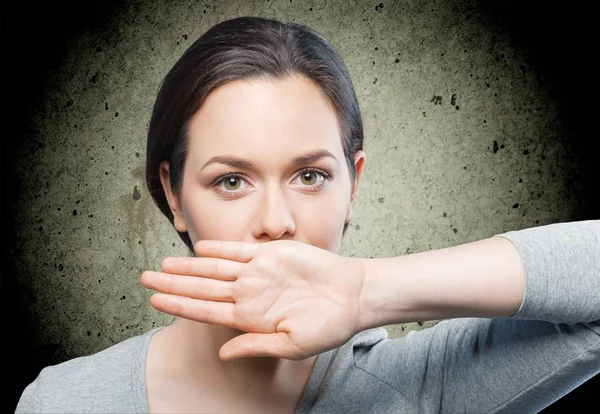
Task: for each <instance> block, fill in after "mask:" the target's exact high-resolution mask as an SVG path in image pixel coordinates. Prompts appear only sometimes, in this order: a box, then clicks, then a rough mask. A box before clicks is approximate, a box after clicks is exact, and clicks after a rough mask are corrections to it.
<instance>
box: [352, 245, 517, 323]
mask: <svg viewBox="0 0 600 414" xmlns="http://www.w3.org/2000/svg"><path fill="white" fill-rule="evenodd" d="M363 263H364V268H365V275H364V278H365V279H364V284H363V290H362V294H361V298H360V302H361V304H360V306H361V312H362V313H361V314H362V315H363V316H364V321H363V325H364V329H369V328H372V327H376V326H384V325H391V324H398V323H406V322H414V321H424V320H434V319H448V318H456V317H490V318H494V317H506V316H509V315H512V314H514V313H515V312H516V311H517V310H518V309H519V306H520V305H521V302H522V299H523V292H524V272H523V266H522V264H521V259H520V257H519V254H518V252H517V250H516V249H515V247H514V246H513V245H512V243H511V242H510V241H508V240H506V239H503V238H500V237H491V238H488V239H484V240H479V241H475V242H471V243H467V244H462V245H459V246H453V247H448V248H444V249H438V250H432V251H426V252H421V253H416V254H412V255H408V256H399V257H392V258H382V259H365V260H364V262H363Z"/></svg>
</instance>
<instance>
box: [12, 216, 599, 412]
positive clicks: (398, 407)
mask: <svg viewBox="0 0 600 414" xmlns="http://www.w3.org/2000/svg"><path fill="white" fill-rule="evenodd" d="M498 236H501V237H504V238H506V239H508V240H510V241H511V242H512V243H513V244H514V245H515V246H516V248H517V250H518V251H519V254H520V256H521V259H522V261H523V264H524V269H525V296H524V299H523V302H522V304H521V306H520V308H519V310H518V311H517V312H516V313H515V314H514V315H512V316H511V317H509V318H503V319H486V318H456V319H449V320H444V321H442V322H439V323H438V324H437V325H435V326H433V327H431V328H427V329H423V330H421V331H412V332H409V334H408V335H407V336H406V337H403V338H395V339H389V338H388V334H387V331H386V330H385V329H384V328H382V327H378V328H374V329H369V330H366V331H363V332H360V333H358V334H356V335H355V336H354V337H353V338H352V339H351V340H350V341H348V342H347V343H346V344H344V345H343V346H341V347H339V348H336V349H333V350H330V351H328V352H325V353H322V354H319V355H318V357H317V360H316V364H315V367H314V369H313V372H312V373H311V376H310V378H309V380H308V383H307V386H306V389H305V390H304V394H303V395H302V398H301V400H300V403H299V404H298V406H297V407H296V412H298V413H305V412H311V413H331V412H339V413H353V412H356V413H365V412H377V413H416V412H419V413H423V412H426V413H434V412H447V413H458V412H460V413H473V412H477V413H484V412H486V413H498V412H515V411H518V412H537V411H540V410H542V409H543V408H544V407H546V406H548V405H550V404H551V403H553V402H554V401H556V400H558V399H559V398H561V397H562V396H564V395H565V394H567V393H568V392H570V391H571V390H573V389H574V388H576V387H577V386H579V385H581V384H582V383H583V382H585V381H586V380H588V379H590V378H591V377H593V376H594V375H596V374H598V373H599V372H600V294H599V292H600V220H594V221H592V220H589V221H579V222H570V223H555V224H551V225H546V226H539V227H532V228H529V229H524V230H519V231H510V232H507V233H502V234H499V235H498ZM162 328H164V327H159V328H154V329H152V330H150V331H147V332H146V333H144V334H141V335H138V336H135V337H132V338H129V339H127V340H125V341H122V342H120V343H118V344H116V345H113V346H111V347H109V348H106V349H104V350H102V351H100V352H98V353H95V354H93V355H88V356H83V357H79V358H74V359H71V360H69V361H66V362H63V363H61V364H58V365H53V366H48V367H46V368H44V369H42V370H41V372H40V373H39V375H38V377H37V378H36V379H35V380H34V381H33V382H32V383H31V384H29V385H28V386H27V388H25V390H24V391H23V394H22V396H21V399H20V400H19V403H18V405H17V409H16V412H17V413H22V412H36V413H40V412H46V413H47V412H53V413H57V412H78V413H84V412H103V413H109V412H111V413H112V412H115V413H116V412H118V413H127V412H135V413H143V412H148V402H147V397H146V384H145V361H146V353H147V349H148V343H149V341H150V337H151V336H152V335H153V334H154V333H155V332H157V331H158V330H159V329H162Z"/></svg>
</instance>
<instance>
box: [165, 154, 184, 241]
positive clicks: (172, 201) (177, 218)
mask: <svg viewBox="0 0 600 414" xmlns="http://www.w3.org/2000/svg"><path fill="white" fill-rule="evenodd" d="M159 175H160V182H161V183H162V186H163V189H164V192H165V196H166V197H167V201H168V203H169V207H170V208H171V212H172V213H173V225H174V226H175V229H176V230H177V231H178V232H180V233H185V232H186V231H187V225H186V224H185V219H184V216H183V212H182V210H181V206H180V203H179V200H178V197H177V196H175V195H174V194H173V193H172V192H171V180H170V174H169V162H168V161H161V162H160V166H159Z"/></svg>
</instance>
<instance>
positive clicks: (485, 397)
mask: <svg viewBox="0 0 600 414" xmlns="http://www.w3.org/2000/svg"><path fill="white" fill-rule="evenodd" d="M498 236H499V237H505V238H507V239H509V240H510V241H511V242H512V243H513V244H514V245H515V246H516V248H517V250H518V252H519V254H520V257H521V260H522V262H523V266H524V269H525V278H526V284H525V295H524V299H523V302H522V304H521V307H520V308H519V310H518V311H517V312H516V313H515V314H514V315H512V316H511V317H508V318H499V319H487V318H456V319H449V320H445V321H442V322H440V323H438V324H437V325H435V326H434V327H432V328H429V329H425V330H422V331H413V332H410V333H409V334H408V335H407V336H406V337H405V338H396V339H387V340H385V341H383V342H382V343H380V344H378V345H376V346H375V347H374V348H373V350H372V352H370V353H369V356H361V357H360V358H359V359H358V361H357V367H359V368H361V369H362V370H364V371H367V372H369V373H370V374H371V375H372V376H374V377H377V378H378V379H380V380H381V381H383V382H384V383H386V384H388V385H389V386H391V387H393V388H394V389H395V390H396V391H397V393H398V398H399V400H398V401H399V402H398V403H400V402H402V404H400V405H404V404H408V406H409V407H412V409H409V410H408V411H410V412H444V413H458V412H460V413H474V412H477V413H504V412H527V413H530V412H538V411H540V410H542V409H544V408H545V407H547V406H548V405H550V404H552V403H553V402H555V401H556V400H558V399H560V398H561V397H563V396H564V395H565V394H567V393H569V392H570V391H572V390H573V389H574V388H576V387H578V386H579V385H581V384H582V383H583V382H585V381H587V380H589V379H590V378H592V377H593V376H594V375H596V374H598V373H599V372H600V221H581V222H571V223H558V224H552V225H548V226H541V227H536V228H530V229H525V230H520V231H514V232H508V233H504V234H501V235H498ZM373 351H375V352H373Z"/></svg>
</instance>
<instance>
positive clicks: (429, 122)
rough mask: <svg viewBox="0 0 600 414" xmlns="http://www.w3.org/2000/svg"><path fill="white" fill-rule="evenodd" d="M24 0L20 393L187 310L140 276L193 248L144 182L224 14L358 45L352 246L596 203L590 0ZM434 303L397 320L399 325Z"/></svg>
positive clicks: (533, 221)
mask: <svg viewBox="0 0 600 414" xmlns="http://www.w3.org/2000/svg"><path fill="white" fill-rule="evenodd" d="M11 6H14V9H15V10H16V12H13V13H12V14H7V12H6V7H7V6H3V8H4V9H5V12H3V13H2V19H3V24H2V26H3V27H2V29H3V34H2V42H3V45H2V79H3V81H2V82H3V83H2V128H3V138H2V141H3V151H2V156H3V167H2V168H3V170H2V172H3V188H2V195H3V207H2V208H3V215H2V216H3V232H2V236H3V239H4V241H5V247H4V249H3V257H4V260H3V266H4V270H3V277H2V294H3V300H2V306H3V309H2V314H3V329H2V334H3V340H2V346H3V360H5V361H7V360H11V359H13V360H14V359H17V360H18V361H19V362H18V364H19V365H20V367H21V368H20V369H18V370H14V369H13V370H10V371H7V370H6V369H5V368H3V379H4V381H3V382H4V383H3V387H2V389H3V393H6V396H5V397H4V398H3V404H5V405H6V407H8V408H7V411H9V410H12V411H14V404H16V401H17V399H18V397H19V395H20V392H21V391H22V390H23V388H24V387H25V386H26V385H27V384H28V383H29V382H31V381H32V380H33V379H34V378H35V376H36V375H37V373H38V372H39V370H40V369H41V368H43V367H44V366H46V365H53V364H57V363H60V362H62V361H65V360H67V359H71V358H74V357H77V356H81V355H87V354H90V353H94V352H97V351H100V350H102V349H104V348H107V347H109V346H111V345H113V344H115V343H117V342H120V341H122V340H124V339H126V338H128V337H131V336H134V335H138V334H140V333H143V332H145V331H147V330H148V329H150V328H152V327H154V326H158V325H162V324H167V323H169V322H170V321H171V319H172V317H170V316H169V315H164V314H160V313H159V312H157V311H156V310H155V309H154V308H152V307H151V306H150V303H149V300H148V299H149V297H150V294H151V292H149V291H147V290H146V289H145V288H144V287H143V286H141V284H140V283H139V278H140V276H141V273H142V272H143V271H144V270H159V269H160V262H161V260H162V259H163V258H164V257H166V256H175V255H187V251H186V247H185V245H184V244H183V243H182V242H181V240H180V239H179V237H178V236H177V234H176V231H175V229H174V228H173V227H172V226H171V224H170V223H169V222H168V220H167V219H166V218H165V217H164V216H162V215H161V213H160V212H159V210H158V208H157V207H156V206H155V205H154V203H153V201H152V199H151V197H150V196H149V194H148V192H147V188H146V185H145V179H144V162H145V145H146V132H147V126H148V121H149V118H150V114H151V110H152V105H153V103H154V98H155V96H156V93H157V92H158V88H159V85H160V82H161V81H162V78H163V77H164V76H165V75H166V73H167V71H168V70H169V68H170V67H171V66H172V65H173V64H174V63H175V61H176V60H177V59H178V58H179V57H180V56H181V54H182V53H183V51H184V50H185V49H186V48H187V47H188V46H189V45H191V44H192V43H193V42H194V41H195V39H196V38H198V37H199V36H200V35H201V34H202V33H203V32H205V31H206V30H207V29H208V28H210V27H211V26H213V25H214V24H216V23H218V22H220V21H222V20H226V19H229V18H233V17H237V16H242V15H256V16H262V17H269V18H275V19H278V20H282V21H294V22H298V23H302V24H306V25H308V26H310V27H312V28H314V29H316V30H317V31H319V32H320V33H322V34H323V35H324V36H325V37H327V39H329V40H330V41H331V43H332V44H333V45H334V46H335V47H336V48H337V50H338V51H339V52H340V54H341V55H342V57H343V58H344V60H345V63H346V65H347V67H348V69H349V71H350V74H351V76H352V81H353V83H354V87H355V90H356V94H357V97H358V99H359V103H360V105H361V112H362V115H363V121H364V127H365V141H364V149H365V152H366V154H367V158H366V163H365V172H364V174H363V177H362V180H361V183H360V185H359V189H358V195H357V201H356V204H355V213H354V218H353V221H352V223H351V225H350V227H349V229H348V232H347V234H346V236H345V237H344V241H343V248H342V251H341V254H342V255H347V256H355V257H390V256H398V255H402V254H410V253H414V252H419V251H423V250H428V249H436V248H442V247H447V246H451V245H456V244H460V243H465V242H469V241H473V240H477V239H481V238H485V237H489V236H492V235H494V234H497V233H500V232H503V231H507V230H513V229H520V228H526V227H532V226H537V225H544V224H548V223H553V222H561V221H572V220H583V219H590V218H599V213H598V211H599V210H598V207H599V205H598V201H596V199H595V197H594V190H595V188H597V184H596V179H597V178H598V168H597V163H596V160H595V158H596V154H597V153H596V152H595V150H596V149H597V148H598V144H597V142H596V141H595V140H596V139H597V132H596V127H595V122H594V121H595V120H596V114H595V113H594V112H593V109H592V108H593V107H594V106H595V102H594V99H595V97H596V96H597V95H596V92H595V91H594V88H595V90H596V91H597V87H596V86H595V85H594V81H595V74H592V69H591V57H590V54H591V53H592V52H593V51H594V50H595V49H593V47H592V43H591V39H592V29H591V28H590V27H588V26H587V25H588V24H589V23H590V21H591V18H590V17H588V16H589V15H590V14H591V6H590V8H589V9H590V10H587V11H586V10H585V9H580V10H577V11H575V10H574V8H571V9H569V10H565V9H562V10H559V9H557V8H551V7H550V6H548V5H547V4H545V3H542V2H539V3H532V2H528V6H527V7H525V6H523V5H519V4H518V3H517V2H474V1H438V2H420V1H393V2H390V1H385V2H383V3H381V2H370V1H341V0H339V1H293V2H292V1H288V0H284V1H210V2H207V1H204V2H203V1H182V0H179V1H169V2H152V1H144V0H133V1H127V2H117V1H102V2H101V1H87V2H79V3H74V2H73V3H72V4H69V3H63V4H62V5H45V4H44V5H42V4H40V5H34V6H31V5H30V4H29V3H27V4H15V5H11ZM578 7H580V8H581V7H583V6H578ZM594 47H596V46H594ZM592 75H594V76H592ZM435 323H436V322H435V321H429V322H424V323H413V324H405V325H397V326H389V327H386V328H387V329H388V331H389V332H390V336H392V337H393V336H402V335H405V334H406V333H407V332H408V331H409V330H412V329H423V328H426V327H428V326H432V325H434V324H435ZM3 366H4V367H6V365H5V363H3ZM585 387H587V388H588V389H591V386H589V385H587V384H586V385H585V386H583V387H581V388H580V389H578V390H576V391H574V392H573V393H571V394H570V395H569V396H567V397H566V398H565V399H564V401H562V400H561V402H559V403H557V404H566V403H567V402H568V401H569V400H568V398H569V397H570V398H576V397H577V398H583V396H584V392H585ZM553 407H554V406H553ZM550 409H552V407H550V408H549V409H548V410H550ZM3 411H4V410H3Z"/></svg>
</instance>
